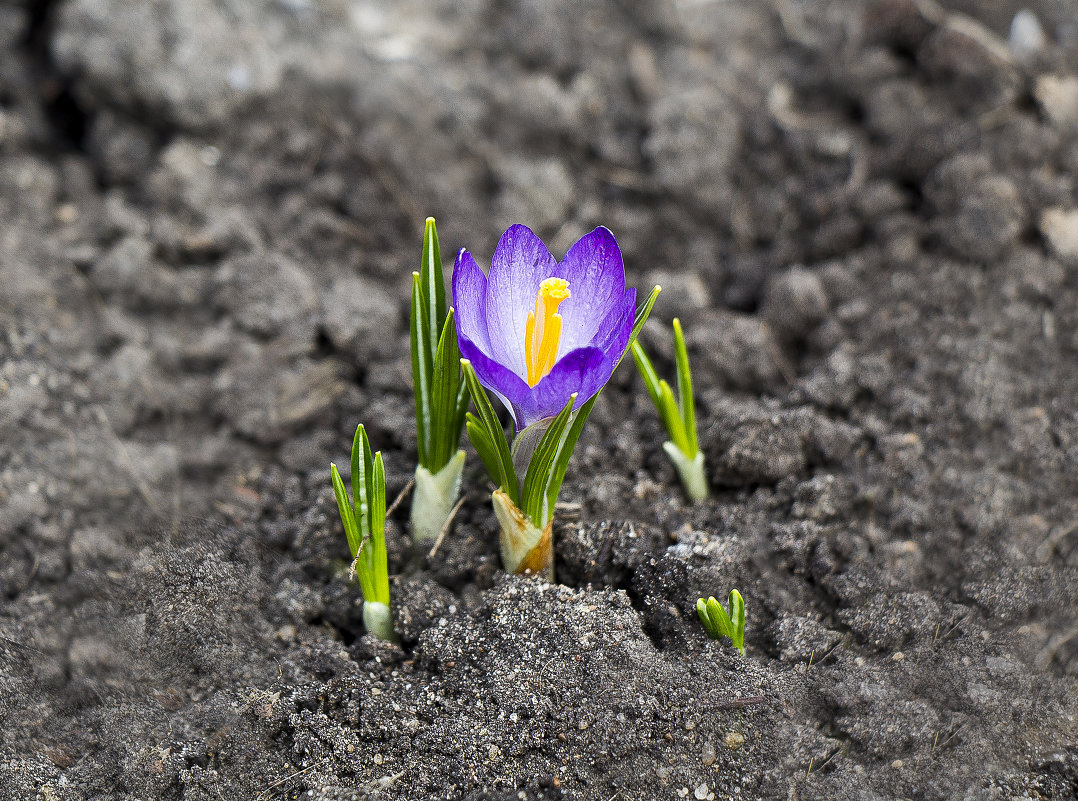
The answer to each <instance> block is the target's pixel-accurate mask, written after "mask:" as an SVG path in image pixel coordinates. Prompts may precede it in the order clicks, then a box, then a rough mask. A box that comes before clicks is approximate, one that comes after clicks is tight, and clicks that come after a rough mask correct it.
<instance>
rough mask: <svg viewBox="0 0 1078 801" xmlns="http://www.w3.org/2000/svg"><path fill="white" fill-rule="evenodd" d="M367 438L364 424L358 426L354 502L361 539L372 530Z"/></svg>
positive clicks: (353, 454) (355, 437)
mask: <svg viewBox="0 0 1078 801" xmlns="http://www.w3.org/2000/svg"><path fill="white" fill-rule="evenodd" d="M366 438H367V432H366V431H365V430H364V428H363V426H362V424H361V425H358V426H356V434H355V436H354V437H353V438H352V467H351V470H352V476H351V479H352V501H353V503H354V504H355V512H356V524H357V525H356V527H357V529H358V530H359V534H360V537H365V536H367V533H368V532H369V531H370V530H371V527H370V517H369V515H368V514H367V497H368V495H367V480H366V478H365V475H366V462H365V461H364V459H363V442H364V441H365V440H366ZM353 555H354V554H353Z"/></svg>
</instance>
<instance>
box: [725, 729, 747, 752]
mask: <svg viewBox="0 0 1078 801" xmlns="http://www.w3.org/2000/svg"><path fill="white" fill-rule="evenodd" d="M722 742H723V745H725V746H726V747H727V748H729V749H730V750H731V751H736V750H737V749H739V748H740V747H741V746H743V745H744V744H745V735H744V734H741V732H736V731H731V732H727V734H726V737H724V738H723V741H722Z"/></svg>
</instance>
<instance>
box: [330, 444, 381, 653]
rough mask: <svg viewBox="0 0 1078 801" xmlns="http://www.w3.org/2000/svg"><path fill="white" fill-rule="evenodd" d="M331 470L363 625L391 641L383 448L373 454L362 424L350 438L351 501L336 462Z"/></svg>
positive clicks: (331, 466) (376, 634) (374, 633)
mask: <svg viewBox="0 0 1078 801" xmlns="http://www.w3.org/2000/svg"><path fill="white" fill-rule="evenodd" d="M329 471H330V475H331V476H332V477H333V495H334V497H336V499H337V509H338V510H340V513H341V522H343V523H344V534H345V536H346V537H347V538H348V549H349V550H350V551H351V552H352V559H353V562H352V569H353V570H355V573H356V576H357V577H358V579H359V586H360V590H361V591H362V592H363V625H364V626H366V627H367V631H369V632H370V633H371V634H373V635H374V636H376V637H379V638H381V639H383V640H387V641H389V642H395V641H396V638H397V637H396V633H395V632H394V631H393V615H392V613H391V612H390V609H389V566H388V558H387V555H386V471H385V466H384V465H383V463H382V452H381V451H379V452H378V453H376V454H374V455H373V456H372V455H371V444H370V442H369V441H368V440H367V432H366V430H365V429H364V428H363V426H362V425H361V426H359V427H358V428H357V429H356V436H355V439H354V440H352V498H353V499H354V501H355V503H354V504H353V503H352V501H350V500H349V499H348V490H346V489H345V486H344V481H343V480H342V479H341V474H340V472H339V471H338V470H337V465H335V464H331V465H330V466H329Z"/></svg>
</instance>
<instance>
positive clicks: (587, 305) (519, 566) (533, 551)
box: [453, 225, 659, 579]
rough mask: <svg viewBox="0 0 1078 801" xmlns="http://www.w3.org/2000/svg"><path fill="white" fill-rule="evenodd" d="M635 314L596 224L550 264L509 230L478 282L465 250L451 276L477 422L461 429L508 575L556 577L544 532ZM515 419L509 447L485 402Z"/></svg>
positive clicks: (633, 331) (611, 246)
mask: <svg viewBox="0 0 1078 801" xmlns="http://www.w3.org/2000/svg"><path fill="white" fill-rule="evenodd" d="M658 293H659V288H658V287H656V288H655V290H654V291H653V292H652V293H651V295H650V296H649V297H648V299H647V301H646V302H645V303H644V305H643V306H642V307H641V308H640V310H639V311H637V309H636V290H635V289H625V267H624V264H623V262H622V258H621V251H620V250H619V249H618V245H617V242H616V241H615V240H614V237H613V235H612V234H611V233H610V231H608V230H607V229H605V228H596V229H595V230H594V231H592V232H591V233H590V234H587V235H586V236H584V237H582V238H581V239H580V240H579V241H578V242H577V243H576V244H575V245H573V247H571V248H570V249H569V252H568V253H567V254H566V256H565V258H564V259H563V260H562V261H561V262H560V263H558V262H556V261H555V260H554V257H553V256H551V255H550V252H549V251H548V250H547V248H546V246H545V245H544V244H543V243H542V241H541V240H540V239H539V237H537V236H536V235H535V234H534V233H532V231H531V230H529V229H528V228H526V227H525V226H523V225H514V226H513V227H511V228H510V229H509V230H508V231H506V232H505V234H503V235H502V238H501V240H500V241H499V242H498V247H497V249H496V250H495V251H494V257H493V258H492V259H491V266H490V274H489V276H487V275H485V274H484V273H483V271H482V270H481V269H480V268H479V265H478V264H476V261H475V259H474V258H472V255H471V254H470V253H468V251H466V250H461V251H460V253H458V254H457V261H456V265H455V266H454V269H453V302H454V306H455V308H456V310H457V313H458V316H457V323H458V334H459V341H460V351H461V355H462V356H463V357H464V358H463V359H462V360H461V365H462V367H463V370H464V380H465V383H466V384H467V387H468V391H469V394H470V395H471V397H472V402H473V403H474V404H475V408H476V411H477V412H478V414H477V415H476V414H470V413H469V414H468V415H467V419H466V420H467V421H466V425H465V427H466V429H467V431H468V438H469V439H470V440H471V441H472V445H474V446H475V450H476V452H477V453H478V454H479V458H480V459H481V460H482V462H483V465H484V466H485V467H486V468H487V472H488V473H489V474H490V476H491V478H492V479H493V481H494V483H495V484H497V485H498V489H497V490H495V492H494V494H493V496H492V502H493V504H494V512H495V516H496V517H497V519H498V524H499V527H500V528H501V549H502V561H503V564H504V565H505V569H506V570H507V571H509V572H511V573H525V572H532V573H536V574H539V575H542V576H544V577H546V578H548V579H551V578H553V575H554V572H553V571H554V551H553V544H552V539H551V532H552V528H553V522H554V505H555V504H556V503H557V500H558V493H559V492H560V490H561V485H562V481H563V480H564V478H565V471H566V469H567V467H568V464H569V458H570V457H571V456H572V454H573V449H574V448H575V447H576V443H577V439H578V438H579V437H580V432H581V431H582V430H583V428H584V423H585V422H586V421H587V419H588V416H589V415H590V414H591V410H592V407H593V406H594V405H595V400H596V398H597V397H598V396H599V393H600V392H601V391H602V388H603V386H605V384H606V382H607V381H609V380H610V376H611V374H612V373H613V371H614V369H615V368H616V367H617V365H618V364H619V362H620V361H621V359H622V358H623V357H624V356H625V354H626V352H627V350H628V347H629V344H630V343H631V342H632V341H633V340H634V339H635V338H636V335H637V333H639V331H640V328H641V326H643V324H644V321H645V320H646V319H647V317H648V315H649V314H650V313H651V308H652V306H653V305H654V304H655V299H656V297H657V296H658ZM486 390H490V391H491V392H493V393H494V394H496V395H497V396H498V398H499V400H501V401H502V403H503V404H504V405H505V406H506V407H507V408H508V410H509V412H510V413H511V414H512V416H513V423H514V429H515V436H514V438H513V442H512V445H510V443H509V440H508V439H507V438H506V435H505V430H504V429H503V428H502V424H501V421H500V420H499V419H498V416H497V414H496V413H495V411H494V408H493V406H492V405H491V402H490V399H489V398H488V397H487V393H486Z"/></svg>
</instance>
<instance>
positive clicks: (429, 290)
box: [410, 217, 468, 542]
mask: <svg viewBox="0 0 1078 801" xmlns="http://www.w3.org/2000/svg"><path fill="white" fill-rule="evenodd" d="M453 317H454V315H453V309H451V308H447V306H446V297H445V279H444V277H443V276H442V257H441V252H440V250H439V248H438V230H437V228H436V227H435V225H434V218H433V217H428V218H427V224H426V229H425V231H424V233H423V263H422V265H421V269H420V270H419V271H417V272H414V273H412V312H411V322H410V329H411V339H412V384H413V390H414V393H415V422H416V434H417V436H418V441H419V464H418V466H417V467H416V471H415V495H414V496H413V497H412V513H411V524H412V538H413V539H414V540H416V541H417V542H431V541H433V540H434V539H436V538H437V537H438V534H439V533H440V532H441V530H442V527H443V526H444V525H445V522H446V520H448V519H449V514H450V512H451V511H452V510H453V504H454V503H456V500H457V496H458V495H459V494H460V479H461V473H462V472H463V470H464V451H462V450H460V448H459V444H460V433H461V431H462V430H463V429H464V413H465V412H466V411H467V408H468V392H467V390H466V389H465V387H464V383H463V382H462V381H461V380H460V351H459V349H458V345H457V327H456V324H455V322H454V320H453Z"/></svg>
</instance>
